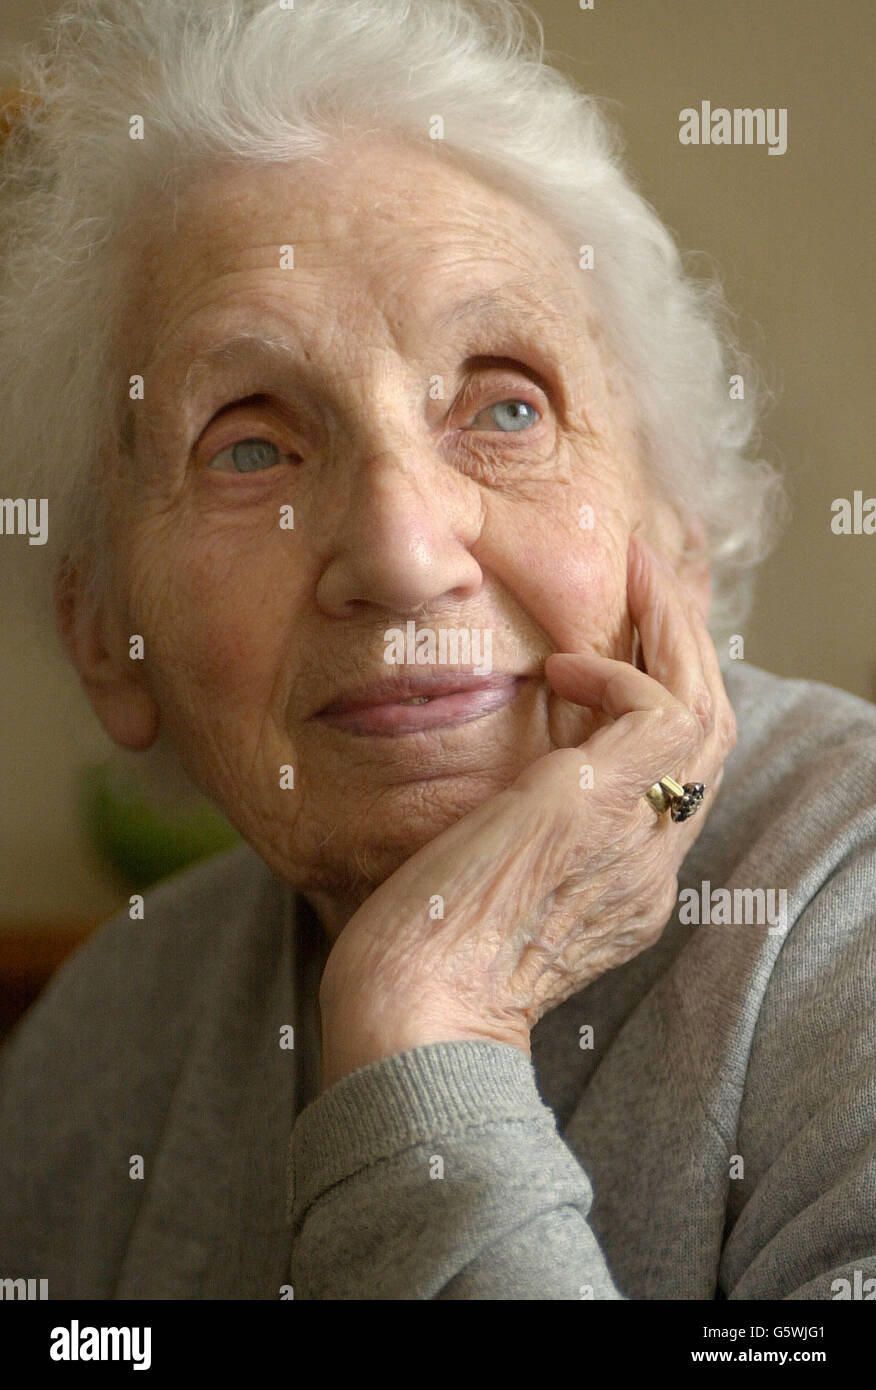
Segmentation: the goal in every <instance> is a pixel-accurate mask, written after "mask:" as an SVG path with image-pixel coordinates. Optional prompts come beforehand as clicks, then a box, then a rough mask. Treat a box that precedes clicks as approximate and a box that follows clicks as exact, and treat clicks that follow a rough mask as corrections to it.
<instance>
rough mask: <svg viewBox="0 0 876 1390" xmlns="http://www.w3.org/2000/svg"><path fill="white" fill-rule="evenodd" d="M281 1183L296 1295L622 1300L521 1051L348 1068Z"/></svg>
mask: <svg viewBox="0 0 876 1390" xmlns="http://www.w3.org/2000/svg"><path fill="white" fill-rule="evenodd" d="M290 1185H291V1195H292V1201H293V1208H292V1221H293V1227H294V1231H295V1245H294V1251H293V1258H292V1283H293V1286H294V1288H295V1294H296V1297H303V1298H315V1299H428V1298H453V1299H580V1298H594V1299H617V1298H620V1297H622V1295H621V1294H620V1293H619V1292H618V1291H617V1289H616V1288H615V1286H614V1284H613V1282H612V1279H611V1275H610V1273H609V1271H608V1268H607V1266H606V1263H605V1260H604V1258H603V1256H602V1253H601V1251H600V1249H599V1246H598V1245H597V1243H596V1240H595V1238H594V1236H593V1233H592V1231H591V1230H590V1227H589V1226H588V1224H587V1213H588V1210H589V1207H590V1202H591V1200H592V1193H591V1189H590V1183H589V1181H588V1179H587V1175H586V1173H585V1172H584V1170H583V1169H582V1168H581V1166H580V1164H579V1163H578V1161H577V1160H576V1159H575V1157H574V1156H573V1154H572V1153H571V1151H570V1150H569V1149H568V1147H567V1146H566V1144H565V1143H564V1141H563V1140H562V1139H561V1138H560V1136H559V1134H558V1133H557V1127H556V1122H555V1119H554V1116H553V1113H552V1112H551V1111H550V1110H549V1109H548V1108H547V1106H545V1105H544V1104H543V1103H542V1101H541V1098H540V1096H539V1094H538V1091H537V1088H536V1084H535V1076H534V1072H533V1069H532V1064H531V1062H530V1060H529V1058H528V1057H527V1056H526V1055H525V1053H524V1052H523V1051H522V1050H521V1049H519V1048H517V1047H514V1046H510V1045H507V1044H502V1043H495V1042H488V1041H467V1040H457V1041H453V1042H438V1043H429V1044H426V1045H424V1046H418V1047H414V1048H411V1049H409V1050H408V1051H406V1052H401V1053H395V1054H393V1055H392V1056H387V1057H384V1058H382V1059H381V1060H378V1061H375V1062H370V1063H368V1064H367V1065H365V1066H363V1067H361V1068H359V1069H358V1070H356V1071H353V1072H349V1073H348V1074H347V1075H345V1076H344V1077H343V1078H342V1079H341V1080H340V1081H338V1082H337V1083H335V1084H334V1085H332V1086H330V1087H329V1088H328V1089H327V1090H326V1091H324V1092H323V1093H322V1095H320V1096H319V1097H317V1099H316V1100H315V1101H314V1102H313V1103H312V1104H311V1105H309V1106H308V1107H307V1109H305V1110H304V1111H302V1113H301V1114H300V1115H299V1117H298V1119H297V1121H296V1123H295V1126H294V1128H293V1131H292V1141H291V1153H290Z"/></svg>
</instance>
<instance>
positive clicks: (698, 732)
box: [672, 701, 703, 747]
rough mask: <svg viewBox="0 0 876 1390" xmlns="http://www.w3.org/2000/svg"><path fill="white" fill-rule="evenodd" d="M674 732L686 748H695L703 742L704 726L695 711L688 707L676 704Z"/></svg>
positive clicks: (673, 717) (673, 715) (673, 721)
mask: <svg viewBox="0 0 876 1390" xmlns="http://www.w3.org/2000/svg"><path fill="white" fill-rule="evenodd" d="M672 726H673V732H674V733H675V735H676V737H677V738H678V741H679V743H681V744H682V745H683V746H684V747H695V746H696V745H697V744H698V743H701V742H702V737H703V725H702V722H701V721H700V719H699V718H698V716H697V715H696V714H695V713H694V711H693V710H692V709H691V708H689V707H688V706H687V705H683V704H681V702H680V701H678V702H676V704H675V706H674V707H673V710H672Z"/></svg>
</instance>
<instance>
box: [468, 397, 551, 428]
mask: <svg viewBox="0 0 876 1390" xmlns="http://www.w3.org/2000/svg"><path fill="white" fill-rule="evenodd" d="M487 411H488V412H489V414H490V415H491V416H492V418H493V421H494V423H496V424H498V425H499V428H500V429H501V430H503V432H504V433H506V434H510V433H512V432H516V431H519V430H525V429H528V428H529V426H530V425H534V424H535V423H536V421H538V419H539V418H540V416H539V413H538V411H537V410H536V408H535V406H533V405H530V404H529V402H528V401H517V400H507V401H498V402H497V403H496V404H495V405H491V406H488V407H487ZM499 412H501V416H500V414H499ZM526 412H528V414H527V413H526ZM486 413H487V412H486V411H481V414H482V415H483V414H486ZM500 420H504V424H503V423H500ZM505 425H507V429H506V428H505Z"/></svg>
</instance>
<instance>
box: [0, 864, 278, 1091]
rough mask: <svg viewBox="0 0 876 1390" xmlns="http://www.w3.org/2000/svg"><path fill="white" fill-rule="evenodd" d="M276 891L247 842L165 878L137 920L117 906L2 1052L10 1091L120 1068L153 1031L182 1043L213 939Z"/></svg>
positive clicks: (166, 1046) (168, 1043)
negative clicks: (18, 1085) (18, 1081)
mask: <svg viewBox="0 0 876 1390" xmlns="http://www.w3.org/2000/svg"><path fill="white" fill-rule="evenodd" d="M272 889H273V890H274V891H279V885H278V884H277V881H276V880H275V879H274V877H273V875H272V874H271V872H270V870H269V869H268V868H267V866H266V865H265V864H264V863H263V861H262V860H261V859H259V858H258V856H257V855H256V854H255V853H254V852H253V850H252V849H250V847H249V846H248V845H239V846H235V847H234V848H233V849H231V850H229V851H227V852H225V853H223V854H220V855H217V856H215V857H214V858H212V859H209V860H207V861H205V862H202V863H200V864H197V865H195V866H194V867H193V868H190V869H185V870H182V871H181V872H179V873H176V874H174V875H172V876H171V877H170V878H167V879H165V880H163V881H162V882H161V883H160V884H158V885H157V886H156V887H155V888H153V889H151V890H148V891H147V892H146V893H145V894H144V895H143V896H144V905H143V916H142V918H139V917H134V918H132V917H131V916H130V914H129V910H128V909H122V910H121V911H119V912H118V913H117V914H116V915H115V916H114V917H112V918H111V919H110V920H109V921H108V922H107V923H105V925H104V926H102V927H100V928H98V930H97V931H96V932H95V933H94V934H93V935H92V936H91V937H89V939H88V940H87V941H86V942H85V943H84V944H83V945H82V946H80V947H79V949H78V950H76V951H75V952H74V953H73V954H72V955H71V956H70V957H69V958H68V959H67V960H66V961H65V962H64V964H63V965H62V966H61V968H60V969H59V970H58V971H57V973H56V974H55V975H54V976H53V977H52V979H51V981H50V982H49V984H48V986H47V987H46V989H45V990H44V991H43V993H42V994H41V995H40V997H39V999H37V1001H36V1002H35V1003H34V1004H33V1005H32V1006H31V1008H30V1009H29V1010H28V1011H27V1013H26V1014H25V1015H24V1017H23V1018H22V1019H21V1020H20V1021H19V1023H18V1025H17V1026H16V1028H15V1029H14V1030H13V1032H12V1034H11V1036H10V1037H9V1038H8V1039H7V1041H6V1043H5V1046H4V1047H3V1049H2V1051H0V1062H2V1075H3V1079H4V1083H5V1084H6V1085H7V1086H8V1085H9V1084H10V1082H11V1079H12V1078H13V1077H14V1076H16V1075H19V1076H24V1075H26V1074H28V1073H31V1074H36V1073H40V1074H46V1073H44V1072H43V1063H44V1061H46V1060H47V1059H51V1061H52V1064H53V1065H52V1067H51V1069H50V1072H49V1073H48V1074H51V1075H55V1076H57V1075H58V1074H59V1070H61V1069H60V1068H59V1065H58V1064H59V1061H60V1059H61V1058H66V1059H67V1066H66V1067H65V1068H63V1070H64V1071H65V1072H66V1073H67V1077H68V1079H69V1077H70V1073H71V1071H72V1070H73V1069H74V1068H75V1062H76V1059H77V1058H79V1059H81V1062H82V1071H83V1080H84V1079H85V1077H86V1075H87V1074H88V1073H91V1074H93V1068H94V1067H95V1065H97V1066H100V1065H101V1064H104V1065H110V1063H111V1062H112V1061H113V1059H115V1060H116V1062H118V1058H119V1052H120V1049H121V1048H122V1047H127V1048H128V1049H131V1048H136V1047H137V1046H138V1043H139V1041H140V1040H141V1039H142V1045H143V1046H145V1044H146V1040H147V1039H149V1040H151V1039H152V1038H153V1037H154V1036H155V1034H156V1033H157V1032H158V1030H159V1029H160V1031H161V1038H162V1049H163V1050H164V1052H165V1054H172V1053H173V1051H174V1041H177V1042H179V1043H182V1042H183V1040H184V1036H185V1032H186V1022H187V1019H188V1017H189V1015H190V1014H191V1012H192V1010H193V1009H194V1008H195V1007H196V1001H197V998H198V996H199V993H200V992H201V989H202V986H203V982H204V978H205V966H206V965H207V964H208V962H209V961H210V959H211V957H212V956H214V955H215V954H216V952H217V950H218V949H219V945H220V942H222V941H223V940H224V939H227V937H228V936H229V934H230V933H233V932H234V931H236V930H240V928H241V925H242V923H244V921H245V918H246V916H247V914H251V913H252V911H253V906H254V903H255V902H256V901H257V900H258V899H259V898H260V897H262V896H263V895H264V894H265V893H266V892H270V891H271V890H272Z"/></svg>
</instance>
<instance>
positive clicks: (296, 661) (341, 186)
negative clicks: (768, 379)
mask: <svg viewBox="0 0 876 1390" xmlns="http://www.w3.org/2000/svg"><path fill="white" fill-rule="evenodd" d="M21 88H22V91H23V94H24V100H23V101H22V105H21V110H20V111H19V112H18V114H17V116H16V117H15V119H12V120H10V127H11V128H10V133H9V137H8V139H7V141H6V146H5V152H4V168H3V173H4V192H3V199H2V237H3V241H2V247H3V265H4V275H5V283H4V292H3V301H2V320H0V342H2V363H0V366H2V372H0V391H2V411H3V418H4V422H5V430H4V433H5V448H6V450H7V451H8V463H7V469H6V476H7V478H13V477H14V478H15V480H16V481H15V487H16V490H17V491H18V492H21V493H22V495H24V494H29V495H31V496H33V497H35V498H41V497H45V498H46V499H47V500H48V506H49V542H50V543H49V544H48V545H47V546H46V547H45V548H44V550H41V551H40V552H39V553H40V562H41V565H42V568H43V569H44V571H45V580H46V584H47V585H49V584H51V585H53V586H54V595H55V612H56V615H57V624H58V628H59V630H60V633H61V636H62V638H63V642H64V644H65V647H66V650H67V651H68V653H69V655H70V658H71V660H72V661H73V662H74V663H75V666H76V668H77V670H78V672H79V675H80V677H81V680H82V683H83V685H84V687H85V690H86V691H87V694H88V696H89V698H90V701H91V703H92V705H93V707H94V709H95V710H96V712H97V714H98V716H99V718H100V720H101V722H102V724H103V726H104V727H105V729H106V730H107V732H108V734H109V735H110V736H111V738H112V739H113V740H115V742H116V743H117V744H119V745H121V746H122V747H124V748H127V749H138V750H149V749H151V750H152V751H151V752H150V753H148V755H147V756H148V757H150V758H151V757H153V756H155V750H164V751H169V752H171V753H173V754H174V755H175V756H176V757H177V758H178V759H179V761H180V763H181V765H182V767H183V768H184V769H185V772H186V774H187V775H188V777H189V778H190V779H191V781H193V782H194V783H195V784H196V785H197V786H198V787H199V788H200V789H201V790H202V791H203V792H204V793H205V794H206V795H207V796H208V797H209V798H211V799H212V801H213V802H214V803H215V804H216V805H217V806H218V807H219V808H221V810H222V811H223V813H224V814H225V815H226V816H227V817H228V818H229V819H230V820H231V822H233V824H234V825H235V826H236V827H237V828H238V829H239V831H240V833H241V835H242V837H243V840H244V842H245V843H244V844H242V845H241V846H240V847H239V848H236V849H234V850H232V851H231V852H230V853H227V854H223V855H221V856H219V857H217V858H214V859H212V860H210V861H208V862H206V863H203V864H201V865H199V866H198V867H196V868H195V869H193V870H188V871H186V872H184V873H182V874H178V875H175V876H174V877H172V878H170V879H169V880H167V881H165V882H164V883H163V884H162V885H161V886H160V887H158V888H157V889H156V890H154V891H153V892H151V893H149V894H148V895H147V896H146V900H145V909H144V913H143V914H142V917H141V914H140V912H139V911H138V910H137V907H136V904H135V905H133V906H132V907H131V909H130V911H129V910H127V909H126V910H125V911H122V912H121V913H120V914H119V916H118V917H117V918H116V919H115V920H113V921H111V922H110V923H109V924H108V925H107V926H106V927H105V928H104V929H102V930H101V931H99V932H98V933H97V934H96V935H95V936H94V937H93V938H92V939H91V940H90V941H89V942H88V943H87V944H86V945H85V947H84V948H82V949H81V950H80V951H79V952H78V953H77V954H76V955H75V957H74V958H73V959H72V960H71V961H69V962H68V963H67V964H66V966H65V967H64V968H63V969H62V971H61V972H60V974H59V975H58V976H57V977H56V978H55V980H54V981H53V983H52V985H51V986H50V988H49V989H48V990H47V992H46V993H45V994H44V995H43V997H42V999H41V1000H40V1001H39V1002H38V1004H37V1005H36V1006H35V1007H34V1008H33V1009H31V1011H30V1012H29V1014H28V1015H27V1016H26V1018H25V1019H24V1020H23V1022H22V1024H21V1025H20V1026H19V1028H18V1029H17V1030H16V1032H15V1034H14V1035H13V1037H12V1040H11V1042H10V1044H9V1045H8V1047H7V1049H6V1051H5V1062H4V1068H3V1079H2V1097H3V1119H2V1158H0V1203H2V1230H0V1248H2V1250H3V1261H4V1271H3V1272H4V1273H9V1274H15V1275H20V1276H24V1277H26V1276H33V1277H45V1278H47V1279H48V1286H49V1297H82V1298H106V1297H117V1298H176V1299H197V1298H228V1297H236V1298H245V1299H270V1298H278V1297H293V1296H294V1297H295V1298H305V1299H409V1298H413V1299H491V1298H496V1299H580V1298H594V1299H618V1298H627V1299H668V1298H682V1299H716V1298H717V1299H721V1298H729V1299H772V1298H792V1299H793V1298H796V1299H832V1298H836V1297H844V1296H854V1295H853V1294H851V1293H849V1294H848V1295H846V1294H845V1293H844V1292H843V1291H844V1290H845V1289H847V1288H848V1289H849V1290H852V1289H867V1288H868V1287H871V1288H874V1289H876V1283H873V1284H869V1283H868V1281H870V1280H871V1279H873V1277H874V1276H876V1200H874V1197H876V1145H874V1132H876V1123H874V1098H876V1047H874V1012H873V983H874V952H876V942H874V933H873V926H874V915H873V898H874V894H873V883H874V867H876V829H874V808H873V801H874V786H876V711H874V709H873V708H872V707H871V706H869V705H868V704H866V703H865V702H864V701H862V700H858V699H856V698H854V697H852V696H850V695H846V694H843V693H841V692H840V691H837V690H834V689H832V688H830V687H826V686H821V685H816V684H813V683H809V682H800V681H788V680H781V679H778V678H776V677H773V676H770V675H767V674H766V673H765V672H763V671H760V670H758V669H753V668H751V667H750V666H747V665H746V664H745V662H744V660H739V659H734V658H738V657H739V656H741V654H742V648H741V643H740V640H739V639H740V638H741V636H742V634H741V633H740V627H741V624H742V621H743V619H744V614H745V603H746V599H747V594H748V582H749V577H750V573H751V569H752V565H753V563H754V562H755V561H756V560H757V559H758V558H759V557H760V556H761V555H762V554H763V553H764V552H765V550H766V548H767V545H768V543H769V540H770V538H771V536H772V534H773V533H774V532H775V521H776V518H777V516H778V514H779V512H780V510H781V496H782V494H781V487H780V484H779V483H778V481H777V479H776V477H775V475H774V474H773V472H772V470H770V469H769V468H767V467H766V466H765V465H764V464H762V463H759V462H758V461H757V460H753V459H752V458H751V457H750V456H749V453H750V451H749V441H750V439H751V437H752V429H753V415H752V390H751V384H752V382H751V373H750V371H749V369H748V368H747V367H746V368H745V369H744V370H745V393H744V399H737V397H738V396H739V395H740V394H741V393H740V392H738V391H735V390H733V389H732V387H731V386H730V385H729V384H728V383H729V379H730V376H731V375H732V374H733V373H734V370H735V369H736V368H737V367H738V358H736V357H734V356H732V349H731V347H730V346H728V342H727V338H726V335H725V334H724V333H723V331H722V330H721V328H720V322H721V320H720V317H719V314H720V299H719V297H718V296H717V293H716V291H715V290H714V288H713V287H709V286H707V285H702V284H698V283H696V282H692V281H691V280H690V279H689V278H688V277H687V276H686V275H685V273H684V271H683V269H682V266H681V262H680V259H679V257H678V255H677V252H676V250H675V249H674V246H673V243H672V241H671V240H670V238H669V236H668V234H667V233H666V232H665V231H664V229H663V228H662V227H661V225H660V223H659V222H658V221H657V219H656V217H655V215H654V214H653V212H651V210H650V209H649V208H648V207H647V206H646V205H645V203H644V202H643V201H642V199H641V198H640V197H639V196H638V195H637V194H636V193H635V192H634V191H633V190H632V188H631V187H630V184H629V183H628V182H627V181H626V178H625V176H624V174H623V172H622V170H621V168H620V166H619V161H618V156H617V152H616V148H615V146H614V144H613V141H612V139H611V137H610V135H609V134H608V133H607V130H606V127H605V125H604V124H603V121H602V118H601V116H600V115H599V113H598V111H597V109H596V108H595V106H594V104H593V103H592V101H591V100H589V99H588V98H586V97H584V96H582V95H581V94H580V93H578V92H577V91H575V90H574V89H573V87H572V86H571V85H570V84H569V83H568V82H567V81H566V80H565V79H564V78H562V77H561V76H560V75H559V74H558V73H556V72H555V71H553V70H552V69H550V68H549V67H547V66H546V65H545V64H544V63H543V61H542V53H541V47H540V35H538V36H533V35H532V34H531V33H530V32H529V30H528V28H527V24H526V22H525V19H523V18H522V17H521V13H520V12H519V11H518V10H517V9H515V8H514V7H513V6H512V5H511V4H509V3H508V0H482V3H480V4H475V3H473V0H425V3H422V4H418V5H409V4H408V3H407V2H406V0H313V3H310V4H299V5H296V6H294V7H292V6H291V5H290V6H289V7H286V6H285V5H278V4H276V3H271V4H262V3H256V4H248V5H247V4H244V3H241V0H197V3H194V0H80V3H79V4H78V5H77V6H76V7H75V8H73V9H71V10H69V11H68V12H66V13H64V14H63V16H62V17H61V18H60V19H57V20H55V22H54V25H53V27H52V29H51V30H50V33H49V38H48V42H47V43H46V44H45V45H44V46H43V47H35V48H34V49H33V50H32V51H30V53H29V55H27V62H26V64H25V66H24V69H23V76H22V79H21ZM713 590H714V592H713ZM731 639H732V640H731ZM857 1296H859V1297H860V1296H861V1294H860V1293H859V1294H858V1295H857Z"/></svg>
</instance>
